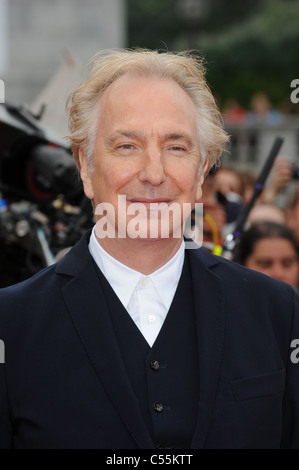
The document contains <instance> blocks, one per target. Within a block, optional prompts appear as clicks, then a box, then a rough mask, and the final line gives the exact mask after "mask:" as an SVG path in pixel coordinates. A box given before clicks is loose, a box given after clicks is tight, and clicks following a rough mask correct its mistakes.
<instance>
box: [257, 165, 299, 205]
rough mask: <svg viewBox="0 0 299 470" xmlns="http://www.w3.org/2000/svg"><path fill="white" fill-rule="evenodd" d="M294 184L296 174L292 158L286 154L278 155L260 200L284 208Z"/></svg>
mask: <svg viewBox="0 0 299 470" xmlns="http://www.w3.org/2000/svg"><path fill="white" fill-rule="evenodd" d="M298 176H299V175H298ZM298 176H297V177H298ZM295 186H296V174H295V167H294V163H293V161H292V159H291V158H290V157H288V156H279V157H278V158H277V160H276V161H275V163H274V165H273V169H272V171H271V178H270V182H269V184H268V185H267V186H266V188H265V189H264V191H263V193H262V195H261V197H260V201H261V202H263V203H266V204H267V203H268V204H275V205H277V206H279V207H281V208H282V209H286V207H287V206H288V202H289V199H290V196H291V195H292V193H293V191H294V188H295Z"/></svg>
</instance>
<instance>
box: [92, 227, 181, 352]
mask: <svg viewBox="0 0 299 470" xmlns="http://www.w3.org/2000/svg"><path fill="white" fill-rule="evenodd" d="M89 251H90V254H91V256H92V257H93V259H94V260H95V262H96V264H97V265H98V267H99V268H100V270H101V271H102V273H103V274H104V276H105V277H106V279H107V281H108V282H109V284H110V285H111V287H112V289H113V290H114V292H115V293H116V295H117V297H118V298H119V300H120V301H121V303H122V304H123V306H124V307H125V309H126V310H127V311H128V313H129V314H130V316H131V318H132V320H133V321H134V322H135V324H136V326H137V327H138V328H139V330H140V331H141V333H142V334H143V336H144V338H145V339H146V341H147V342H148V344H149V345H150V346H152V345H153V344H154V342H155V340H156V338H157V336H158V334H159V332H160V330H161V328H162V325H163V323H164V320H165V318H166V316H167V313H168V311H169V308H170V306H171V303H172V300H173V298H174V295H175V292H176V289H177V286H178V283H179V280H180V277H181V274H182V269H183V264H184V259H185V244H184V241H183V242H182V244H181V246H180V248H179V250H178V251H177V252H176V254H175V255H174V256H173V257H172V258H171V259H170V260H169V261H168V262H167V263H166V264H165V265H164V266H162V267H161V268H160V269H158V270H157V271H155V272H153V273H152V274H150V275H149V276H145V275H144V274H142V273H140V272H138V271H135V270H134V269H131V268H129V267H128V266H126V265H124V264H122V263H120V262H119V261H118V260H117V259H115V258H113V257H112V256H111V255H110V254H109V253H107V252H106V251H105V250H104V249H103V248H102V247H101V245H100V244H99V242H98V241H97V238H96V235H95V228H94V229H93V231H92V235H91V237H90V242H89Z"/></svg>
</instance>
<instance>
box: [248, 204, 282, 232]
mask: <svg viewBox="0 0 299 470" xmlns="http://www.w3.org/2000/svg"><path fill="white" fill-rule="evenodd" d="M259 222H274V223H276V224H279V225H286V223H287V217H286V213H285V211H284V210H283V209H281V208H280V207H277V206H275V205H274V204H257V205H255V206H254V207H253V208H252V209H251V211H250V212H249V215H248V218H247V226H248V227H250V226H251V225H253V224H256V223H259Z"/></svg>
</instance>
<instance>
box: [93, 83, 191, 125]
mask: <svg viewBox="0 0 299 470" xmlns="http://www.w3.org/2000/svg"><path fill="white" fill-rule="evenodd" d="M99 117H100V120H101V122H102V123H103V122H105V121H107V120H110V121H111V120H113V119H114V120H123V119H126V123H127V124H129V123H130V122H131V121H132V120H134V118H137V121H138V122H140V124H141V123H142V122H146V121H149V120H153V119H157V120H159V123H160V124H161V123H162V121H163V119H164V120H171V121H173V123H176V124H178V125H179V124H180V125H187V126H189V127H190V126H193V125H195V123H196V108H195V105H194V103H193V101H192V100H191V98H190V97H189V95H188V94H187V93H186V92H185V91H184V90H183V89H182V88H181V87H180V86H179V85H178V84H177V83H176V82H175V81H174V80H171V79H164V78H144V77H136V76H132V75H129V74H127V75H124V76H122V77H120V78H118V79H117V80H116V81H115V82H114V83H112V85H110V87H109V88H108V89H107V90H106V91H105V92H104V94H103V95H102V97H101V100H100V116H99Z"/></svg>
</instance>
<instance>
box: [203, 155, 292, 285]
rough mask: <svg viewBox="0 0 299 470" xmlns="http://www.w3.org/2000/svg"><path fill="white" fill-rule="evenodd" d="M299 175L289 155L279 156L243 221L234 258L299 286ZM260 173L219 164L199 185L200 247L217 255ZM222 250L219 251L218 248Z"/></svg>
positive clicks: (248, 198) (252, 191) (250, 196)
mask: <svg viewBox="0 0 299 470" xmlns="http://www.w3.org/2000/svg"><path fill="white" fill-rule="evenodd" d="M298 177H299V175H298V174H297V168H296V166H295V165H294V163H292V161H291V159H290V158H288V157H286V156H279V157H277V159H276V162H275V164H274V166H273V168H272V171H271V174H270V175H269V178H268V182H267V185H266V187H265V189H264V190H263V191H262V192H261V194H260V195H259V197H258V198H257V200H256V201H255V204H254V206H253V208H252V210H251V211H250V212H249V216H248V218H247V220H246V222H245V225H244V228H243V233H242V235H241V237H240V238H239V239H238V240H237V244H236V247H235V249H234V251H233V252H232V254H231V256H232V259H233V260H234V261H235V262H237V263H239V264H242V265H244V266H247V267H249V268H252V269H255V270H257V271H260V272H262V273H264V274H266V275H269V276H271V277H273V278H276V279H279V280H281V281H284V282H287V283H288V284H290V285H291V286H293V287H294V288H295V289H298V287H299V179H298ZM257 179H258V175H257V174H255V173H254V172H253V171H251V170H247V169H242V170H240V169H237V168H236V167H235V166H234V167H233V166H228V165H225V164H224V165H222V166H220V167H219V168H218V169H216V170H215V171H213V172H212V173H210V175H209V176H208V177H207V178H206V181H205V183H204V185H203V200H202V202H203V211H204V218H203V242H204V247H206V248H207V249H209V250H210V251H212V252H214V253H216V254H220V253H221V247H223V245H224V242H225V239H226V237H227V236H228V235H229V234H231V233H233V230H234V226H235V224H236V221H237V219H238V217H239V215H240V213H241V212H242V210H243V209H244V207H245V206H246V204H248V202H249V201H250V200H251V198H252V196H253V194H254V190H255V184H256V182H257ZM219 250H220V251H219Z"/></svg>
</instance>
